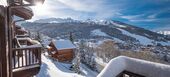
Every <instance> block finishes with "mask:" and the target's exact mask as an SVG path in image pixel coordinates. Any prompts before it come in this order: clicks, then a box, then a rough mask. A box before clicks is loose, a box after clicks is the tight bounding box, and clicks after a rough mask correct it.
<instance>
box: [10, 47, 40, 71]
mask: <svg viewBox="0 0 170 77" xmlns="http://www.w3.org/2000/svg"><path fill="white" fill-rule="evenodd" d="M12 63H13V67H12V68H13V69H18V68H23V67H28V66H33V65H41V47H32V48H14V49H13V59H12Z"/></svg>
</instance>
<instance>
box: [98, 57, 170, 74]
mask: <svg viewBox="0 0 170 77" xmlns="http://www.w3.org/2000/svg"><path fill="white" fill-rule="evenodd" d="M122 71H130V72H133V73H136V74H139V75H143V76H145V77H167V76H170V66H169V65H165V64H160V63H155V62H150V61H145V60H140V59H135V58H130V57H125V56H119V57H117V58H114V59H112V60H111V61H110V62H109V63H108V64H107V65H106V67H105V68H104V69H103V70H102V71H101V73H99V75H98V76H97V77H116V76H118V75H119V74H120V73H121V72H122Z"/></svg>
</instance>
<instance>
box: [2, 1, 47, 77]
mask: <svg viewBox="0 0 170 77" xmlns="http://www.w3.org/2000/svg"><path fill="white" fill-rule="evenodd" d="M15 1H16V2H15ZM18 1H22V2H18ZM23 1H25V0H2V2H5V4H3V3H0V35H1V36H0V77H32V76H34V75H36V74H37V73H38V72H39V69H40V65H41V47H38V46H37V47H36V46H34V47H29V46H30V45H33V44H30V43H29V45H28V44H25V46H26V47H25V48H24V47H21V45H20V42H18V41H16V40H15V39H17V38H15V37H16V36H17V35H18V32H15V24H14V23H15V21H14V20H13V15H16V16H19V17H21V18H23V19H25V20H26V19H30V18H32V16H33V12H32V10H30V9H27V8H26V7H25V6H30V5H32V4H31V3H34V1H36V2H37V1H41V0H27V1H28V4H26V5H24V3H23ZM30 1H32V2H30ZM42 1H44V0H42ZM42 3H43V2H42ZM22 32H23V31H22ZM22 34H25V32H24V33H22ZM22 34H21V35H22ZM23 37H24V36H23ZM26 41H27V40H26Z"/></svg>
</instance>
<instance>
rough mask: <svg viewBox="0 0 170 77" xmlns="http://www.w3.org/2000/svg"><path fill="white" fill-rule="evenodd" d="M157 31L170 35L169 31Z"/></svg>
mask: <svg viewBox="0 0 170 77" xmlns="http://www.w3.org/2000/svg"><path fill="white" fill-rule="evenodd" d="M157 33H159V34H163V35H170V31H158V32H157Z"/></svg>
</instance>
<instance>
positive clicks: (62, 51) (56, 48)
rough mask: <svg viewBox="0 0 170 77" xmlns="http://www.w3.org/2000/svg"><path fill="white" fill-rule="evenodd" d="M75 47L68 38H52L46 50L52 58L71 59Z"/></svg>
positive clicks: (63, 60) (59, 59) (62, 60)
mask: <svg viewBox="0 0 170 77" xmlns="http://www.w3.org/2000/svg"><path fill="white" fill-rule="evenodd" d="M75 49H76V47H75V45H73V43H72V42H71V41H70V40H55V41H54V40H52V41H51V43H50V44H49V47H48V50H49V52H50V54H51V56H52V57H53V58H56V59H58V61H61V62H66V61H72V60H73V58H74V51H75Z"/></svg>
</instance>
